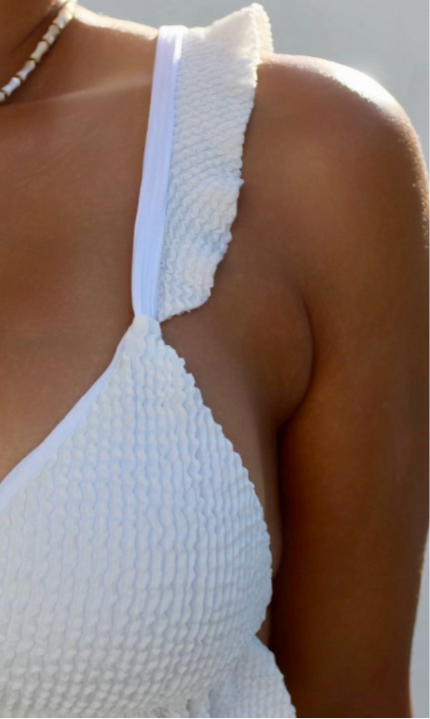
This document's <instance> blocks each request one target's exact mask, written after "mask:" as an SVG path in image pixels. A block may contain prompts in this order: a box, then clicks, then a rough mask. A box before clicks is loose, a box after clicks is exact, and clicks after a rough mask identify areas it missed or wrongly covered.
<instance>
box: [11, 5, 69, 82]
mask: <svg viewBox="0 0 430 719" xmlns="http://www.w3.org/2000/svg"><path fill="white" fill-rule="evenodd" d="M63 4H64V0H0V87H1V86H2V85H5V84H6V83H7V82H8V81H9V80H10V78H11V76H12V75H13V74H14V73H15V72H16V71H17V70H20V68H21V66H22V64H23V63H24V62H25V61H26V59H27V57H28V55H30V53H31V52H32V50H33V49H34V46H35V45H36V44H37V42H38V40H39V39H40V37H41V36H42V35H43V33H44V32H46V30H47V29H48V27H49V25H50V23H51V22H52V20H53V19H54V18H55V16H56V14H57V13H58V12H59V10H60V8H61V6H62V5H63Z"/></svg>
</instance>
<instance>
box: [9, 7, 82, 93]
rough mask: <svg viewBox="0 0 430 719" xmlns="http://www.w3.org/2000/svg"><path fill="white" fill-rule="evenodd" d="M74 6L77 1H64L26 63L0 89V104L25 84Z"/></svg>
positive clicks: (68, 20)
mask: <svg viewBox="0 0 430 719" xmlns="http://www.w3.org/2000/svg"><path fill="white" fill-rule="evenodd" d="M76 4H77V0H66V2H65V3H64V4H63V5H62V7H61V10H60V12H59V13H58V15H57V16H56V18H55V20H53V21H52V23H51V24H50V26H49V28H48V30H47V31H46V32H45V34H44V35H43V36H42V38H41V39H40V40H39V42H38V43H37V45H36V47H35V49H34V50H33V52H32V53H31V55H30V57H29V59H28V60H27V62H26V63H25V64H24V65H23V66H22V68H21V69H20V70H18V72H16V73H15V75H13V77H11V79H10V80H9V82H8V83H7V84H6V85H3V87H2V88H0V103H2V102H5V101H6V100H7V99H8V98H9V97H10V96H11V94H12V93H13V92H14V91H15V90H17V89H18V87H20V86H21V85H22V83H23V82H25V80H26V79H27V77H28V76H29V74H30V73H31V72H33V70H34V69H35V68H36V67H37V65H38V64H39V62H40V61H41V60H42V58H43V56H44V55H45V53H46V52H47V51H48V50H49V48H50V47H51V45H53V44H54V42H55V40H56V39H57V37H58V36H59V34H60V33H61V31H62V30H64V28H65V27H66V26H67V25H68V24H69V22H70V20H71V19H72V18H73V17H74V14H75V8H76Z"/></svg>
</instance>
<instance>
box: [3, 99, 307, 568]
mask: <svg viewBox="0 0 430 719" xmlns="http://www.w3.org/2000/svg"><path fill="white" fill-rule="evenodd" d="M143 99H144V100H145V102H146V112H144V113H143V117H146V118H147V114H148V109H149V92H148V91H145V97H144V98H143ZM139 103H140V106H139V111H137V107H138V104H139ZM141 103H142V95H141V96H139V97H137V96H136V97H135V96H133V94H131V95H130V97H129V98H128V109H129V110H130V111H129V112H127V113H124V115H123V116H121V117H118V118H117V119H115V115H113V120H112V122H111V123H109V125H108V127H107V130H106V131H104V132H103V133H100V132H98V131H97V129H96V128H97V127H98V126H99V122H100V121H101V119H102V117H104V116H105V114H106V112H108V111H109V110H111V111H112V110H113V107H109V103H108V99H106V105H105V106H100V104H95V105H94V107H92V106H91V105H88V106H86V107H85V111H83V112H81V113H80V117H81V125H80V129H79V133H78V134H76V132H77V131H76V128H75V129H73V128H72V125H71V124H67V122H62V120H63V119H64V118H62V116H61V111H60V110H59V111H58V116H56V115H54V116H50V117H49V120H50V122H49V123H47V122H46V121H45V122H42V120H43V118H41V122H39V123H37V122H36V123H35V130H34V133H36V134H34V133H33V135H31V134H30V133H29V127H28V125H27V122H28V120H26V119H25V118H24V117H22V118H20V117H19V115H15V123H14V126H13V133H14V136H15V137H16V134H17V133H18V138H19V137H20V136H21V138H22V142H14V144H13V150H8V140H7V138H8V127H7V120H6V125H5V126H4V128H3V129H4V132H2V133H1V138H2V139H0V144H1V145H2V151H3V152H4V154H5V156H6V157H9V159H8V162H6V163H4V164H2V169H0V173H2V177H1V178H0V181H1V184H2V186H4V187H7V191H6V192H5V193H2V194H1V197H0V211H1V215H2V217H3V221H2V228H3V229H2V237H3V239H2V243H1V246H0V256H1V259H0V267H1V270H0V274H1V283H0V288H1V289H0V327H1V335H0V336H1V338H2V339H1V343H0V393H1V396H2V404H1V411H0V476H1V477H5V476H6V474H7V473H8V472H10V471H11V470H12V468H13V467H15V466H16V464H17V462H19V461H20V460H21V459H22V458H24V457H25V456H26V455H27V454H28V453H29V452H30V451H31V450H33V448H35V447H36V446H37V445H38V444H39V443H42V442H43V441H44V439H45V438H46V437H47V436H48V434H49V432H51V431H52V430H53V429H54V428H55V426H56V425H57V424H58V423H59V422H60V421H61V420H62V419H63V418H64V417H65V416H66V414H67V413H68V412H70V411H71V410H72V409H73V407H74V405H75V404H76V402H77V401H78V400H79V398H80V397H81V396H82V395H83V394H84V393H85V392H86V391H87V390H88V388H90V387H91V385H92V384H93V383H94V382H95V381H96V380H97V378H98V377H100V376H101V374H102V373H103V371H104V370H105V369H106V368H107V367H108V365H109V363H110V362H111V360H112V357H113V355H114V352H115V350H116V348H117V346H118V343H119V342H120V340H121V338H122V337H123V336H124V333H125V332H126V330H127V328H128V327H129V326H130V324H131V322H132V320H133V312H132V307H131V302H130V297H131V292H130V282H131V262H132V252H133V226H134V219H135V213H136V207H137V201H138V188H139V181H140V173H141V169H142V168H141V156H142V154H143V149H144V145H143V138H144V135H145V132H144V130H145V125H144V126H143V131H142V121H141V120H142V110H141ZM133 117H139V118H140V122H139V124H137V123H136V122H135V121H134V120H132V119H127V118H133ZM45 120H46V118H45ZM56 122H58V124H61V126H62V128H63V130H62V132H61V133H59V132H56V131H54V132H53V131H52V128H53V126H54V127H55V123H56ZM9 131H10V132H12V128H9ZM256 132H257V130H256ZM254 134H255V133H254ZM29 138H31V139H29ZM125 138H127V139H125ZM40 143H42V145H43V147H44V148H46V149H45V152H44V153H42V154H41V153H40V152H39V147H40ZM254 144H255V145H256V147H257V144H258V143H257V142H255V143H254V142H253V135H252V134H251V135H250V138H249V141H248V144H247V158H248V160H247V163H248V167H249V168H250V171H251V168H252V166H253V146H254ZM8 152H9V156H8ZM256 166H257V163H256V162H255V163H254V168H256ZM245 169H246V168H245ZM245 178H246V175H245ZM262 181H263V178H262ZM249 184H250V190H249V191H247V194H245V195H244V202H242V203H239V207H238V214H237V218H236V221H235V223H234V225H233V239H232V242H231V245H230V247H229V251H228V253H227V254H226V257H225V259H224V260H223V262H222V263H221V264H220V266H219V268H218V270H217V274H216V279H215V287H214V289H213V292H212V295H211V297H210V299H209V301H208V302H207V303H206V304H205V305H204V306H203V307H201V308H198V309H197V310H195V311H194V312H192V313H184V314H182V315H180V316H177V317H173V318H171V319H169V320H168V321H167V322H164V323H163V325H162V328H161V329H162V335H163V338H164V340H165V341H166V342H167V343H168V344H169V345H170V346H172V347H173V348H175V350H176V352H177V353H178V355H180V356H181V357H182V358H184V360H185V363H186V367H187V370H188V371H189V372H190V373H192V375H193V376H194V378H195V380H196V384H197V386H198V387H199V388H200V390H201V392H202V395H203V400H204V402H205V404H206V405H207V406H208V407H210V408H211V410H212V413H213V417H214V419H215V420H216V421H217V422H218V423H219V424H220V426H221V427H222V428H223V431H224V433H225V435H226V436H227V437H228V438H229V439H230V441H231V442H232V444H233V446H234V448H235V450H236V451H237V452H238V453H239V455H240V457H241V458H242V461H243V464H244V466H245V467H246V468H247V469H248V471H249V475H250V478H251V481H252V482H253V484H254V487H255V491H256V494H257V496H258V498H259V500H260V503H261V505H262V507H263V510H264V514H265V518H266V522H267V525H268V528H269V532H270V537H271V549H272V556H273V571H274V572H275V571H276V568H277V566H278V565H279V561H280V556H281V551H282V517H281V516H280V512H279V507H278V484H277V452H276V431H275V430H276V425H277V422H278V421H279V419H280V417H281V415H282V416H283V417H285V416H287V415H288V412H289V407H291V410H292V409H293V408H294V406H295V404H296V402H297V400H298V398H299V396H300V392H301V388H302V375H301V373H300V369H299V368H300V366H301V361H302V358H303V355H305V354H306V352H307V349H308V347H307V344H306V339H305V332H304V330H303V324H302V318H301V315H300V312H299V310H298V303H297V301H296V298H295V297H294V293H293V291H291V292H289V291H288V288H286V287H285V285H284V283H283V278H284V275H283V273H279V268H277V267H275V258H274V257H273V259H271V257H270V252H269V253H267V251H266V252H264V253H263V252H262V246H263V241H264V242H266V243H267V237H265V236H264V229H265V228H264V225H263V226H262V225H261V223H259V225H258V227H257V228H256V224H255V216H254V212H255V210H254V209H252V208H254V207H255V205H256V204H257V205H258V202H259V196H258V184H257V186H256V185H255V181H254V183H249ZM41 198H43V202H41V201H40V199H41ZM260 209H261V206H260ZM281 302H282V332H283V333H285V336H288V338H289V346H290V347H292V348H293V351H292V352H291V353H289V354H288V355H287V356H286V355H285V354H284V352H283V351H282V350H283V348H282V343H280V342H279V340H278V337H279V334H278V333H279V330H280V329H281V328H280V326H279V322H280V314H279V310H280V303H281ZM281 375H282V402H281V403H280V394H279V380H280V378H281ZM303 377H304V375H303Z"/></svg>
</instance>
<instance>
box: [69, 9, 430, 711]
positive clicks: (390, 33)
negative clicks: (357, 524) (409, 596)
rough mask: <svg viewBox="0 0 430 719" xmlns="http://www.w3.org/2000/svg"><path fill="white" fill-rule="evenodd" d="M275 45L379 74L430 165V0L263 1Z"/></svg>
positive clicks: (205, 12) (425, 601)
mask: <svg viewBox="0 0 430 719" xmlns="http://www.w3.org/2000/svg"><path fill="white" fill-rule="evenodd" d="M81 4H82V5H83V6H84V7H87V8H88V9H90V10H93V11H94V12H100V13H103V14H105V15H111V16H112V17H120V18H126V19H128V20H134V21H135V22H142V23H144V24H145V25H151V26H152V27H157V28H158V27H160V25H176V24H183V25H187V26H189V27H192V26H195V25H207V24H209V23H211V22H212V21H213V20H216V19H217V18H220V17H223V16H224V15H227V14H228V13H230V12H233V10H238V9H239V8H241V7H244V6H246V5H250V4H251V0H249V1H248V0H242V1H240V0H158V1H157V2H153V0H82V2H81ZM261 4H262V5H263V7H264V8H265V10H266V11H267V13H268V15H269V18H270V20H271V23H272V30H273V38H274V44H275V51H276V52H279V53H287V54H289V55H294V54H296V55H311V56H313V57H322V58H327V59H329V60H335V61H336V62H340V63H342V64H344V65H349V66H352V67H354V68H356V69H358V70H361V71H363V72H365V73H367V74H368V75H370V76H371V77H373V78H375V80H377V81H378V82H380V83H381V84H382V85H384V87H385V88H386V89H387V90H388V91H389V92H391V94H392V95H394V97H395V98H396V99H397V100H398V101H399V102H400V104H401V105H402V106H403V107H404V109H405V110H406V112H407V113H408V115H409V117H410V119H411V121H412V123H413V125H414V127H415V129H416V131H417V133H418V136H419V138H420V141H421V146H422V150H423V153H424V157H425V160H426V163H427V168H428V167H429V129H428V128H429V117H428V114H429V96H428V91H429V62H428V58H429V47H428V45H429V39H428V28H429V2H428V0H359V1H358V0H265V1H264V0H261ZM428 615H429V549H428V544H427V552H426V562H425V571H424V575H423V579H422V590H421V596H420V603H419V608H418V618H417V623H416V628H415V635H414V645H413V656H412V677H411V684H412V697H413V708H414V716H415V717H417V718H418V717H421V718H422V717H424V718H426V717H427V718H428V717H429V616H428Z"/></svg>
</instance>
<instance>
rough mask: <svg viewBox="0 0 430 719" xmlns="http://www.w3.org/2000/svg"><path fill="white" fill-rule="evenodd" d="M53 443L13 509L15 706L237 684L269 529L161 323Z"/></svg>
mask: <svg viewBox="0 0 430 719" xmlns="http://www.w3.org/2000/svg"><path fill="white" fill-rule="evenodd" d="M51 449H52V451H51V453H50V455H49V456H48V457H47V458H46V461H45V463H44V464H43V465H42V466H41V467H40V468H39V470H38V472H36V473H35V474H34V475H32V474H31V473H29V474H28V475H27V476H26V478H25V481H24V480H22V481H21V482H20V481H19V477H18V485H17V486H15V488H14V491H13V492H11V493H10V497H9V499H8V501H5V500H4V501H3V504H2V507H3V508H2V511H1V514H0V546H1V548H2V551H1V553H0V585H1V586H2V596H1V600H0V646H1V654H0V656H1V661H2V666H3V667H7V669H6V670H5V671H3V672H2V674H1V677H0V682H1V685H0V696H2V704H1V709H0V716H5V717H6V716H9V717H10V716H26V715H27V714H25V712H26V711H29V710H31V716H83V715H84V714H85V715H86V716H94V717H97V716H143V715H144V714H143V713H142V712H150V711H151V709H154V710H155V709H156V708H157V707H159V706H160V705H166V706H167V705H168V706H172V705H174V704H175V703H177V704H178V705H181V703H182V704H183V703H184V702H186V701H188V700H189V699H192V698H193V697H195V696H201V695H202V693H203V692H209V691H210V690H211V689H212V688H213V687H215V686H218V685H220V684H222V682H223V681H225V680H226V678H227V677H228V676H229V673H230V671H231V669H232V667H233V666H234V664H235V662H237V659H238V657H239V656H240V655H241V652H242V651H243V649H244V647H245V645H246V643H247V642H249V640H250V638H251V637H252V636H253V635H254V634H255V632H257V630H258V629H259V627H260V625H261V623H262V621H263V619H264V615H265V612H266V608H267V606H268V604H269V602H270V598H271V555H270V548H269V534H268V531H267V526H266V524H265V521H264V517H263V511H262V507H261V504H260V502H259V500H258V498H257V495H256V493H255V489H254V486H253V484H252V483H251V482H250V480H249V477H248V472H247V470H246V468H245V467H244V466H243V463H242V462H241V459H240V457H239V455H238V454H237V453H236V452H235V451H234V449H233V446H232V444H231V442H230V441H229V440H228V439H227V438H226V437H225V435H224V433H223V431H222V428H221V426H220V425H219V424H217V423H216V422H215V420H214V418H213V416H212V413H211V410H210V409H209V408H208V407H206V406H205V405H204V403H203V400H202V396H201V393H200V391H199V389H198V388H197V387H196V385H195V382H194V379H193V376H192V375H191V374H190V373H188V372H187V371H186V369H185V365H184V360H183V359H181V358H180V357H179V355H178V354H177V353H176V351H175V350H174V349H173V347H171V346H169V345H167V344H166V343H165V342H164V340H163V338H162V335H161V332H160V325H159V323H158V322H157V321H156V320H153V319H150V318H148V317H145V316H141V317H138V318H137V319H136V321H135V322H134V324H133V326H132V327H131V330H130V332H129V333H128V334H127V336H126V338H125V342H124V344H123V346H122V348H121V353H120V355H119V356H118V361H117V363H116V365H115V367H114V370H113V372H112V373H111V374H110V376H109V377H108V379H107V381H106V382H105V383H104V384H102V385H101V387H100V390H99V392H98V394H97V396H95V397H94V401H93V402H92V403H91V405H90V406H89V407H88V409H87V411H86V412H85V414H84V415H83V416H81V417H80V418H79V421H78V422H77V424H76V426H74V427H73V428H72V429H71V430H70V433H69V434H68V435H67V433H66V434H65V435H64V436H63V437H62V439H61V441H58V445H57V446H53V447H52V448H51ZM0 486H1V485H0ZM6 490H7V488H6ZM3 499H4V498H3ZM147 715H148V716H150V715H151V714H147Z"/></svg>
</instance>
